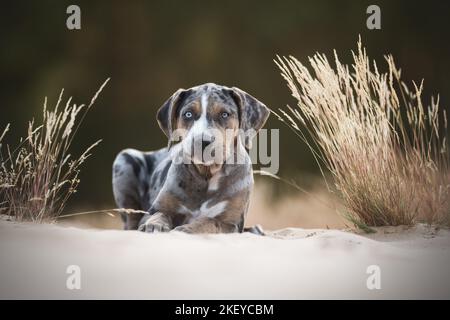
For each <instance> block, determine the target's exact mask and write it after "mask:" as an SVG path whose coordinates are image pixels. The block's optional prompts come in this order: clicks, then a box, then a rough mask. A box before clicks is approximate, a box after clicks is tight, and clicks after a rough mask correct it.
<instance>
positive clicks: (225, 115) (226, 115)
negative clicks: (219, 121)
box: [222, 112, 230, 118]
mask: <svg viewBox="0 0 450 320" xmlns="http://www.w3.org/2000/svg"><path fill="white" fill-rule="evenodd" d="M229 116H230V114H229V113H228V112H222V118H228V117H229Z"/></svg>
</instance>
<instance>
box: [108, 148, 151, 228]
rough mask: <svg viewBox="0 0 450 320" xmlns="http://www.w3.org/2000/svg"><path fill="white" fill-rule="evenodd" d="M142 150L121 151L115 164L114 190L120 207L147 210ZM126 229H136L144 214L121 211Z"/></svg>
mask: <svg viewBox="0 0 450 320" xmlns="http://www.w3.org/2000/svg"><path fill="white" fill-rule="evenodd" d="M142 157H143V156H142V152H140V151H137V150H133V149H126V150H123V151H122V152H120V153H119V154H118V155H117V157H116V159H115V160H114V164H113V192H114V199H115V200H116V204H117V206H118V207H119V208H124V209H135V210H146V209H147V208H143V196H144V194H145V192H146V190H144V188H145V186H144V185H145V184H144V183H143V181H142V180H143V178H144V177H143V175H144V174H145V172H146V170H145V161H143V160H142ZM121 216H122V220H123V222H124V229H125V230H136V229H137V228H138V225H139V221H140V220H141V218H142V216H143V214H139V213H132V214H127V213H121Z"/></svg>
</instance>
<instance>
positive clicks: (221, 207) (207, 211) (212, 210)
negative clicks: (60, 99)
mask: <svg viewBox="0 0 450 320" xmlns="http://www.w3.org/2000/svg"><path fill="white" fill-rule="evenodd" d="M210 201H211V200H208V201H206V202H204V203H202V205H201V206H200V208H199V209H197V210H189V209H188V208H186V207H185V206H184V205H180V207H179V208H178V212H179V213H182V214H191V215H192V218H191V221H192V220H193V219H196V218H199V217H208V218H214V217H217V216H218V215H219V214H221V213H223V212H224V211H225V208H226V207H227V204H228V201H221V202H218V203H216V204H215V205H212V206H211V207H208V204H209V202H210Z"/></svg>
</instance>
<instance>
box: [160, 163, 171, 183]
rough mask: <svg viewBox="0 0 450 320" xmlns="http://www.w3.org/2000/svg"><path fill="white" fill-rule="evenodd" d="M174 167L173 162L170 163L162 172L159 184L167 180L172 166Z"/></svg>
mask: <svg viewBox="0 0 450 320" xmlns="http://www.w3.org/2000/svg"><path fill="white" fill-rule="evenodd" d="M171 165H172V161H169V162H168V163H167V164H166V166H165V167H164V169H163V170H162V171H161V175H160V176H159V182H160V183H161V184H162V183H164V181H165V180H166V177H167V172H168V171H169V168H170V166H171Z"/></svg>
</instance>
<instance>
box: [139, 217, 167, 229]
mask: <svg viewBox="0 0 450 320" xmlns="http://www.w3.org/2000/svg"><path fill="white" fill-rule="evenodd" d="M170 229H172V219H171V218H170V216H168V215H166V214H164V213H162V212H155V213H154V214H152V215H150V214H146V215H144V216H143V217H142V219H141V221H140V222H139V231H144V232H168V231H170Z"/></svg>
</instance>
